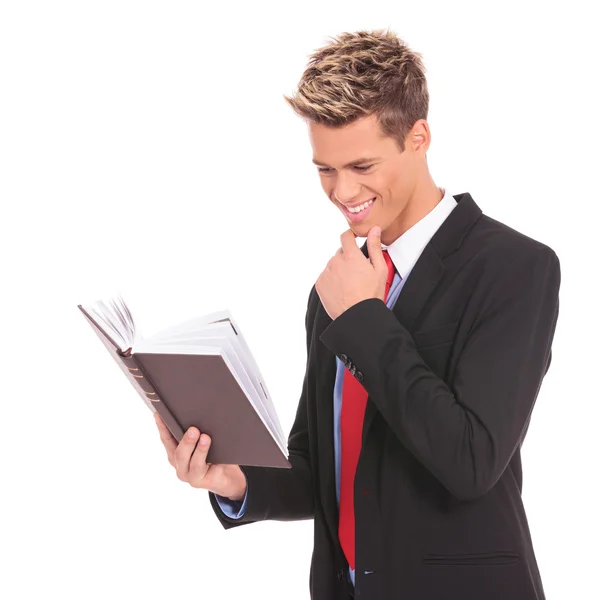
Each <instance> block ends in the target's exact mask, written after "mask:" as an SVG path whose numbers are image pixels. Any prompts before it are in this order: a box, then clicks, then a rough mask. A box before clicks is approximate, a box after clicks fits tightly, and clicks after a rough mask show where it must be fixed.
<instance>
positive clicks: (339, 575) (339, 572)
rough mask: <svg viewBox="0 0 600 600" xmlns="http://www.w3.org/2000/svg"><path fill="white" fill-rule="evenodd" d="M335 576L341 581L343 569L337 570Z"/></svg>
mask: <svg viewBox="0 0 600 600" xmlns="http://www.w3.org/2000/svg"><path fill="white" fill-rule="evenodd" d="M337 578H338V579H339V580H340V581H342V579H344V569H342V570H341V571H338V573H337Z"/></svg>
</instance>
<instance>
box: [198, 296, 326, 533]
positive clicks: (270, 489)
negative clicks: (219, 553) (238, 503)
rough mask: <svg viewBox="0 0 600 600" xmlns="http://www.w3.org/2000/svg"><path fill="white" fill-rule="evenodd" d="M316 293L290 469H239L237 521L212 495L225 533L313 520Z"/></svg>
mask: <svg viewBox="0 0 600 600" xmlns="http://www.w3.org/2000/svg"><path fill="white" fill-rule="evenodd" d="M315 298H316V289H315V287H314V286H313V288H312V289H311V292H310V295H309V300H308V306H307V310H306V318H305V327H306V346H307V351H306V354H307V357H306V358H307V360H306V370H305V373H304V383H303V385H302V393H301V395H300V401H299V403H298V408H297V410H296V418H295V420H294V424H293V425H292V429H291V431H290V434H289V437H288V454H289V459H288V460H289V462H290V464H291V465H292V468H291V469H278V468H271V467H249V466H241V467H240V468H241V469H242V471H243V472H244V474H245V475H246V480H247V484H248V487H247V491H246V497H245V504H246V506H245V510H244V512H243V514H241V515H239V516H238V518H236V517H233V518H232V517H230V516H228V515H227V514H226V513H225V512H224V511H223V510H221V508H220V506H219V503H218V501H217V498H216V497H215V495H214V494H212V493H209V498H210V503H211V505H212V507H213V510H214V511H215V514H216V515H217V518H218V519H219V521H221V524H222V525H223V527H224V528H225V529H229V528H231V527H236V526H239V525H246V524H249V523H254V522H256V521H267V520H274V521H299V520H302V519H310V518H312V517H313V514H314V513H313V511H314V501H313V485H312V475H311V467H310V459H309V445H308V419H307V392H308V348H309V346H310V338H311V330H312V322H313V320H314V317H313V315H314V310H315V308H316V302H315V301H314V299H315Z"/></svg>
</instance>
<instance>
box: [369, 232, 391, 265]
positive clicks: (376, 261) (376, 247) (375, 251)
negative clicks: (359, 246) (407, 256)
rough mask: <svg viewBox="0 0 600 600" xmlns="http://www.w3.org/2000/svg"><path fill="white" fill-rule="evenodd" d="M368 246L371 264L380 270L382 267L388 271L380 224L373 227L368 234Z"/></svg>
mask: <svg viewBox="0 0 600 600" xmlns="http://www.w3.org/2000/svg"><path fill="white" fill-rule="evenodd" d="M367 248H368V250H369V258H370V259H371V264H372V265H373V267H374V268H375V269H376V270H378V269H382V270H384V271H385V272H386V273H387V264H386V262H385V258H383V250H382V248H381V228H380V227H378V226H375V227H371V229H370V230H369V233H368V234H367Z"/></svg>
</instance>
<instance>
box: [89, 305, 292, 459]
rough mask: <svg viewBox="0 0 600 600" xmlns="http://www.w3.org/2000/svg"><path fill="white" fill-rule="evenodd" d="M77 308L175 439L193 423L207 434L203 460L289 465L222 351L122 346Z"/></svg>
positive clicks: (90, 317)
mask: <svg viewBox="0 0 600 600" xmlns="http://www.w3.org/2000/svg"><path fill="white" fill-rule="evenodd" d="M78 308H79V309H80V310H81V312H82V313H83V314H84V316H85V318H86V320H87V321H88V323H89V324H90V325H91V327H92V329H93V330H94V331H95V332H96V334H97V335H98V337H99V338H100V340H101V341H102V343H103V344H104V346H105V347H106V349H107V350H108V351H109V353H110V354H111V356H112V357H113V358H114V360H115V362H116V363H117V364H118V365H119V367H120V368H121V370H122V371H123V373H124V374H125V375H126V377H127V379H128V380H129V382H130V383H131V384H132V386H133V387H134V388H135V389H136V391H137V392H138V393H139V394H140V396H141V397H142V398H143V400H144V402H145V404H146V405H147V406H148V407H149V408H150V409H151V410H152V411H153V412H154V411H155V410H156V411H158V414H159V415H160V416H161V418H162V419H163V421H164V422H165V424H166V425H167V427H168V428H169V431H171V433H172V434H173V437H175V439H176V440H177V441H181V438H182V436H183V434H184V433H185V431H187V429H188V428H189V427H192V426H194V427H197V428H198V429H199V430H200V431H201V432H202V433H206V434H208V435H210V436H211V440H212V443H211V447H210V449H209V451H208V456H207V462H210V463H218V464H235V465H246V466H261V467H280V468H290V467H291V465H290V463H289V461H288V460H287V458H286V456H285V455H284V453H283V452H282V450H281V448H280V447H279V445H278V444H277V442H276V441H275V439H274V438H273V436H272V435H271V433H270V432H269V429H268V427H267V425H265V423H264V422H263V420H262V419H261V417H260V415H259V414H258V413H257V411H256V410H255V409H254V407H253V406H252V404H251V402H250V400H249V399H248V398H247V396H246V394H245V392H244V390H243V389H242V388H241V387H240V385H239V384H238V382H237V381H236V379H235V377H234V376H233V374H232V373H231V371H230V369H229V367H228V366H227V363H226V361H225V360H224V359H223V357H222V356H221V355H208V354H176V353H150V352H145V353H144V352H142V353H136V352H131V348H129V349H127V350H125V351H122V350H121V349H120V348H119V347H118V346H117V344H116V343H115V342H114V341H113V340H112V339H111V337H110V336H109V335H108V334H107V333H106V332H105V331H104V329H103V328H102V327H101V326H100V325H99V324H98V322H97V321H96V320H95V319H94V318H93V317H92V316H91V315H90V314H89V313H88V312H87V311H86V310H85V308H83V306H81V305H78Z"/></svg>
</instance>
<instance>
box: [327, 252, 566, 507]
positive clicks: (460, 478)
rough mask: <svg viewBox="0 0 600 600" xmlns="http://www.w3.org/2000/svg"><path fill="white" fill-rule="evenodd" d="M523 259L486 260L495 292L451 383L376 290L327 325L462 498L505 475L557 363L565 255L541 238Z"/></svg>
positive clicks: (406, 440) (417, 448)
mask: <svg viewBox="0 0 600 600" xmlns="http://www.w3.org/2000/svg"><path fill="white" fill-rule="evenodd" d="M520 258H521V260H516V261H513V262H511V261H509V260H507V259H506V257H504V260H503V262H502V264H501V265H500V266H497V267H496V268H492V267H490V268H489V269H487V268H486V270H487V273H488V275H487V277H489V278H490V279H489V283H488V288H489V293H487V294H485V300H484V301H483V306H482V308H481V310H480V311H479V314H478V315H477V317H476V319H475V320H474V324H473V327H472V328H471V331H470V333H469V336H468V339H467V341H466V342H465V344H464V346H463V349H462V352H461V354H460V357H459V358H458V362H457V367H456V371H455V373H454V375H453V378H452V387H449V386H448V385H447V384H446V383H445V382H444V381H443V380H442V379H440V378H439V377H437V376H436V375H435V374H434V373H433V372H432V370H431V369H430V368H429V367H428V366H427V364H426V363H425V362H424V361H423V359H422V358H421V356H420V354H419V353H418V352H417V349H416V347H415V343H414V340H413V338H412V336H411V335H410V333H409V332H408V331H407V330H406V329H405V328H404V327H403V326H402V325H401V324H400V323H399V321H398V319H397V318H396V316H395V315H394V314H393V312H392V311H391V310H390V309H389V308H387V306H386V305H385V304H384V303H383V302H382V301H381V300H379V299H376V298H373V299H368V300H364V301H362V302H360V303H358V304H355V305H354V306H352V307H350V308H349V309H347V310H346V311H345V312H344V313H342V314H341V315H340V316H339V317H338V318H337V319H335V320H334V321H333V322H332V323H331V324H330V325H329V326H328V328H327V329H326V330H325V331H324V332H323V333H322V334H321V340H322V341H323V342H324V343H325V344H326V345H327V346H328V347H329V349H330V350H331V351H332V352H334V353H335V354H336V355H338V356H339V355H341V354H342V353H344V354H346V355H347V356H348V357H349V358H351V359H352V362H353V363H354V365H355V366H356V369H357V370H360V371H361V372H362V374H363V381H362V385H363V386H364V387H365V389H366V390H367V392H368V394H369V397H370V399H371V400H372V401H373V402H374V403H375V405H376V406H377V408H378V410H379V411H380V413H381V414H382V416H383V418H384V419H385V420H386V422H387V423H388V425H389V427H390V428H391V429H392V431H393V432H394V434H395V435H396V436H397V438H398V439H399V440H400V441H401V442H402V443H403V444H404V445H405V447H406V448H407V449H408V450H409V451H410V452H412V454H413V455H414V456H415V457H416V458H417V459H418V460H419V461H420V462H421V463H422V464H423V465H424V466H425V467H426V468H427V469H428V470H429V471H430V472H431V473H432V474H433V475H434V476H435V477H436V478H437V479H438V480H439V481H440V482H441V483H442V485H444V486H445V487H446V488H447V489H448V491H449V492H450V493H451V494H453V495H454V496H456V497H457V498H460V499H465V500H467V499H473V498H477V497H479V496H481V495H483V494H485V493H486V492H487V491H488V490H490V488H491V487H492V486H493V485H494V484H495V483H496V482H497V480H498V479H499V478H500V476H501V475H502V473H503V471H504V469H505V468H506V466H507V465H508V462H509V461H510V459H511V457H512V455H513V453H514V451H515V449H516V447H517V446H518V445H519V443H520V442H521V439H522V436H523V435H524V433H525V431H526V427H527V424H528V422H529V417H530V414H531V411H532V409H533V405H534V403H535V400H536V397H537V394H538V391H539V388H540V385H541V382H542V379H543V377H544V375H545V373H546V371H547V369H548V366H549V363H550V358H551V344H552V339H553V337H554V331H555V327H556V322H557V318H558V292H559V287H560V263H559V260H558V258H557V256H556V254H555V253H554V252H553V251H552V250H551V249H549V248H548V247H546V246H542V245H540V246H539V247H537V246H536V247H535V248H534V251H533V252H530V253H528V257H527V258H524V257H520Z"/></svg>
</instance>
